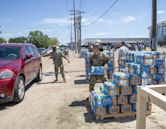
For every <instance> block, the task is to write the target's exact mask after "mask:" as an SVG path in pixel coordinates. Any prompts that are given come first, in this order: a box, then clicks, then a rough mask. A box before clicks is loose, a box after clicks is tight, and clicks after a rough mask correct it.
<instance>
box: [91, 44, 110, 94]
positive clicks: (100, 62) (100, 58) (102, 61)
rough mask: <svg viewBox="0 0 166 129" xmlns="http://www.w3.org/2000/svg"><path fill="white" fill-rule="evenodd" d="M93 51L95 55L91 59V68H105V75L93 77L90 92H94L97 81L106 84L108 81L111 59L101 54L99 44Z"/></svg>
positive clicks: (94, 46)
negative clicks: (108, 68) (108, 66)
mask: <svg viewBox="0 0 166 129" xmlns="http://www.w3.org/2000/svg"><path fill="white" fill-rule="evenodd" d="M92 51H93V52H94V54H93V55H92V56H91V57H90V67H91V66H104V75H91V76H90V80H89V91H90V92H91V91H93V90H94V87H95V84H96V82H97V80H99V79H100V80H101V81H102V82H104V81H105V80H107V70H106V69H107V63H108V61H109V58H108V57H107V56H106V55H105V54H103V53H101V52H100V46H99V44H95V45H93V49H92Z"/></svg>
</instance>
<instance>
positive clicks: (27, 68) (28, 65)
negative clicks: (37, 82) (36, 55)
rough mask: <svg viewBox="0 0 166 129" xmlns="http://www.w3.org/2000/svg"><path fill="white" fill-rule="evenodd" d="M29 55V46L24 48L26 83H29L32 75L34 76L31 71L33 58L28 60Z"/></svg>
mask: <svg viewBox="0 0 166 129" xmlns="http://www.w3.org/2000/svg"><path fill="white" fill-rule="evenodd" d="M27 54H30V51H29V49H28V47H27V46H25V47H24V49H23V60H24V67H23V72H24V74H25V82H26V83H27V82H29V81H30V80H31V76H32V75H31V74H32V71H31V67H32V64H31V61H32V58H28V59H27V58H26V55H27Z"/></svg>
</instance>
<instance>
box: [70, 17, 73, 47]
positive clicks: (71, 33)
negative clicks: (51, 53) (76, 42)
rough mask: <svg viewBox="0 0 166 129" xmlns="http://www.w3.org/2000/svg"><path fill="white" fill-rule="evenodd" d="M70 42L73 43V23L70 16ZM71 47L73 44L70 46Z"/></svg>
mask: <svg viewBox="0 0 166 129" xmlns="http://www.w3.org/2000/svg"><path fill="white" fill-rule="evenodd" d="M70 27H71V28H70V43H71V44H73V25H72V18H70ZM71 47H72V49H73V46H71Z"/></svg>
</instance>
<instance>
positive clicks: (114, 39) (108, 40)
mask: <svg viewBox="0 0 166 129" xmlns="http://www.w3.org/2000/svg"><path fill="white" fill-rule="evenodd" d="M98 39H99V40H101V43H119V42H122V41H124V42H127V43H129V42H137V41H138V42H146V43H147V42H148V41H149V38H86V39H84V43H85V44H86V43H87V42H92V43H93V42H96V41H97V40H98Z"/></svg>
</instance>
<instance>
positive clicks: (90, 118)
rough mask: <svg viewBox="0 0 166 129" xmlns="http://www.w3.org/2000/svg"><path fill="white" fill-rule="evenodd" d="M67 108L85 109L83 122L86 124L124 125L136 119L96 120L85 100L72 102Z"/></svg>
mask: <svg viewBox="0 0 166 129" xmlns="http://www.w3.org/2000/svg"><path fill="white" fill-rule="evenodd" d="M69 106H70V107H73V108H76V107H85V108H86V110H87V112H86V113H84V119H85V122H87V123H93V122H95V123H109V122H117V123H126V122H130V121H133V120H135V119H136V118H135V117H127V118H107V119H104V120H96V119H95V116H94V114H93V111H92V110H91V107H90V103H89V101H88V100H86V99H84V100H81V101H74V102H72V103H71V104H70V105H69Z"/></svg>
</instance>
